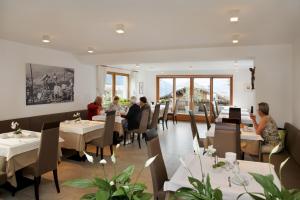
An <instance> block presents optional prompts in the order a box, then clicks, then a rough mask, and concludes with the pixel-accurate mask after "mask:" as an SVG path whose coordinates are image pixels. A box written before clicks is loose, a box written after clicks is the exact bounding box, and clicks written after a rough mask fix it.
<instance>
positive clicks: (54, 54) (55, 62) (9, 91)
mask: <svg viewBox="0 0 300 200" xmlns="http://www.w3.org/2000/svg"><path fill="white" fill-rule="evenodd" d="M26 63H35V64H43V65H50V66H61V67H70V68H74V69H75V85H74V86H75V88H74V89H75V100H74V102H71V103H59V104H48V105H34V106H26V101H25V96H26V93H25V83H26V81H25V80H26V77H25V64H26ZM0 94H1V97H0V120H5V119H13V118H19V117H27V116H35V115H43V114H50V113H58V112H66V111H73V110H77V109H85V108H86V105H87V103H89V102H90V101H91V100H93V99H94V98H95V95H96V67H95V66H91V65H84V64H81V63H80V62H79V61H78V60H77V58H76V57H74V56H73V55H72V54H70V53H66V52H62V51H56V50H52V49H47V48H40V47H34V46H29V45H25V44H20V43H16V42H11V41H7V40H0Z"/></svg>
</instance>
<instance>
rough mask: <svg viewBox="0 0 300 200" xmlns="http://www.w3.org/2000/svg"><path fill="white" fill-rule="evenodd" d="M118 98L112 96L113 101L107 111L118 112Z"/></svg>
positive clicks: (119, 107)
mask: <svg viewBox="0 0 300 200" xmlns="http://www.w3.org/2000/svg"><path fill="white" fill-rule="evenodd" d="M119 101H120V98H119V97H118V96H115V97H114V100H113V102H112V103H111V104H110V105H109V108H108V111H116V112H117V113H120V111H121V106H120V104H119Z"/></svg>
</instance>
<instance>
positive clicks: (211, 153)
mask: <svg viewBox="0 0 300 200" xmlns="http://www.w3.org/2000/svg"><path fill="white" fill-rule="evenodd" d="M215 152H216V149H215V148H214V147H213V145H209V146H208V148H207V154H208V155H213V154H214V153H215Z"/></svg>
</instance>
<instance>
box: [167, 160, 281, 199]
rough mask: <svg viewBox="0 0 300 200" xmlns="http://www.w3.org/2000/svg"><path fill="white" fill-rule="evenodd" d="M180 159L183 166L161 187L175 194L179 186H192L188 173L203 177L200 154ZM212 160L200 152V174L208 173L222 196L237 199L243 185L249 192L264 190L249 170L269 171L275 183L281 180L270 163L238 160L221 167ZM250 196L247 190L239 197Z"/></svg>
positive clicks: (255, 171)
mask: <svg viewBox="0 0 300 200" xmlns="http://www.w3.org/2000/svg"><path fill="white" fill-rule="evenodd" d="M183 160H184V165H185V166H184V165H183V164H181V165H180V166H179V167H178V169H177V170H176V171H175V173H174V175H173V176H172V177H171V178H170V180H168V181H166V182H165V183H164V191H166V192H168V193H171V194H172V193H173V194H174V192H176V191H177V190H178V189H179V188H181V187H187V188H192V186H191V184H190V183H189V181H188V177H189V176H191V174H192V175H193V177H194V178H197V179H198V180H201V179H202V173H201V167H200V161H199V157H198V156H197V155H195V154H189V155H187V156H185V157H184V158H183ZM214 160H215V159H214V158H213V157H209V156H202V155H201V161H202V162H201V163H202V168H203V174H204V176H205V177H206V176H207V175H209V176H210V182H211V186H212V188H219V189H220V190H221V191H222V193H223V199H224V200H233V199H237V197H238V196H239V195H240V194H242V193H245V188H246V189H247V191H249V192H263V188H262V187H261V186H260V185H259V184H258V183H257V182H256V181H255V180H254V178H253V177H252V176H251V175H250V174H249V173H258V174H262V175H269V174H272V175H273V177H274V183H275V184H276V185H277V186H278V187H279V188H280V181H279V178H278V176H277V175H276V173H275V170H274V166H273V165H272V164H269V163H262V162H253V161H245V160H238V161H237V162H236V163H237V167H233V168H230V167H226V166H228V165H227V164H226V165H225V166H223V167H218V168H213V164H214V163H215V161H214ZM218 160H219V161H223V162H226V161H225V159H224V158H219V159H218ZM187 169H188V170H187ZM170 196H172V195H170ZM251 199H252V198H251V197H250V196H249V195H248V194H245V195H243V196H242V197H241V198H240V200H251Z"/></svg>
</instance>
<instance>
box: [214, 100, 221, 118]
mask: <svg viewBox="0 0 300 200" xmlns="http://www.w3.org/2000/svg"><path fill="white" fill-rule="evenodd" d="M215 107H216V114H217V116H219V114H220V110H219V104H218V102H217V100H215Z"/></svg>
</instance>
